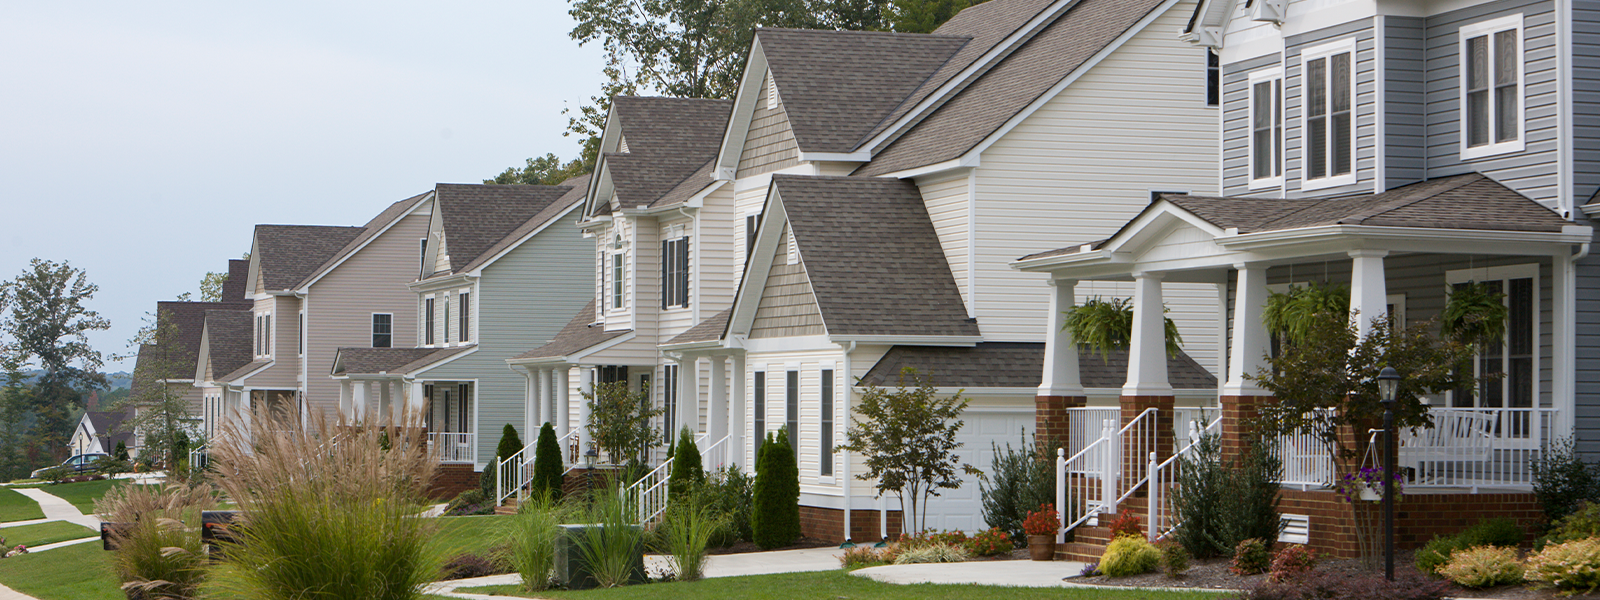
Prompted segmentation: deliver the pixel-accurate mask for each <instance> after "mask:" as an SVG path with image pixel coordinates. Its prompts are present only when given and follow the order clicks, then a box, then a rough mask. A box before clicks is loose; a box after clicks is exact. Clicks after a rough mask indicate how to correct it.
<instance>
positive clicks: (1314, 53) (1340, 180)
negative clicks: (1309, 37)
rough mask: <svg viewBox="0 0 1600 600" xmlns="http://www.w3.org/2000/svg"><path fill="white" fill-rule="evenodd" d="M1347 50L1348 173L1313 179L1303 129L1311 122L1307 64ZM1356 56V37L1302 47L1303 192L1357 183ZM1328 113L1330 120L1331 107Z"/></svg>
mask: <svg viewBox="0 0 1600 600" xmlns="http://www.w3.org/2000/svg"><path fill="white" fill-rule="evenodd" d="M1346 52H1348V53H1350V172H1349V173H1346V174H1344V175H1328V176H1325V177H1319V178H1316V179H1312V178H1311V177H1310V175H1309V173H1310V172H1311V168H1310V155H1311V153H1310V152H1309V151H1308V145H1307V142H1306V140H1307V135H1306V132H1308V131H1309V130H1310V123H1311V110H1310V108H1309V107H1308V106H1307V100H1306V96H1307V95H1308V94H1307V91H1308V90H1309V89H1310V84H1309V82H1308V81H1307V79H1306V63H1309V62H1311V61H1313V60H1317V59H1319V58H1329V57H1332V56H1335V55H1338V54H1344V53H1346ZM1359 58H1360V57H1358V56H1357V52H1356V39H1355V38H1345V39H1342V40H1339V41H1336V42H1329V43H1327V44H1322V45H1320V46H1313V47H1311V48H1306V49H1305V50H1302V51H1300V189H1301V190H1305V191H1310V190H1322V189H1328V188H1335V187H1340V186H1345V185H1354V184H1355V183H1356V173H1357V172H1358V171H1360V168H1359V162H1360V156H1359V154H1360V152H1359V150H1360V149H1359V148H1357V147H1356V144H1357V142H1358V140H1360V137H1361V136H1360V131H1359V130H1360V128H1361V127H1360V125H1359V121H1360V118H1361V112H1360V107H1361V99H1360V96H1359V91H1360V85H1358V83H1357V81H1356V79H1357V78H1358V77H1357V74H1358V73H1359V72H1360V64H1359ZM1330 78H1331V74H1330ZM1327 116H1328V118H1329V119H1331V118H1332V110H1331V107H1330V110H1329V112H1328V113H1327ZM1327 143H1328V144H1330V145H1331V144H1332V143H1333V136H1331V135H1330V136H1328V139H1327ZM1329 157H1330V158H1331V157H1332V152H1329ZM1330 170H1331V164H1330Z"/></svg>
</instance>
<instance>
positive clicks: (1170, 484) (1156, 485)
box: [1145, 413, 1222, 542]
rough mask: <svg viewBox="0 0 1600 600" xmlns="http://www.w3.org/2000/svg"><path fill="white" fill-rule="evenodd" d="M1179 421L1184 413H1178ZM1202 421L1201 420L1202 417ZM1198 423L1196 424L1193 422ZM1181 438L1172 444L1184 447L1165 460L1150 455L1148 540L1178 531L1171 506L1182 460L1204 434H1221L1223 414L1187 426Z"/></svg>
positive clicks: (1154, 539) (1146, 529) (1152, 454)
mask: <svg viewBox="0 0 1600 600" xmlns="http://www.w3.org/2000/svg"><path fill="white" fill-rule="evenodd" d="M1178 416H1179V417H1180V418H1182V417H1183V413H1179V415H1178ZM1201 418H1204V417H1201ZM1195 423H1198V422H1195ZM1187 429H1188V433H1186V434H1185V435H1184V437H1175V438H1174V439H1175V440H1176V441H1175V442H1174V443H1177V444H1183V446H1182V448H1181V449H1180V450H1178V451H1177V452H1174V453H1172V456H1171V457H1169V458H1167V460H1165V461H1163V462H1161V463H1160V464H1156V454H1155V453H1154V452H1152V453H1150V465H1151V466H1150V526H1149V527H1147V528H1145V534H1146V535H1147V536H1149V538H1150V541H1152V542H1153V541H1156V540H1158V539H1161V538H1163V537H1166V535H1167V534H1168V533H1171V532H1172V530H1174V529H1177V528H1178V523H1179V521H1178V517H1177V515H1176V514H1175V513H1176V512H1177V511H1176V507H1175V506H1173V504H1172V492H1173V491H1174V490H1176V489H1177V488H1178V477H1180V476H1181V475H1182V474H1183V458H1184V457H1186V456H1188V455H1189V454H1190V453H1191V452H1193V451H1194V448H1195V446H1197V445H1198V444H1199V443H1200V437H1201V436H1204V435H1218V434H1220V433H1222V415H1221V414H1217V416H1216V418H1215V419H1213V420H1212V421H1211V422H1210V423H1206V424H1205V425H1204V426H1203V427H1188V428H1187Z"/></svg>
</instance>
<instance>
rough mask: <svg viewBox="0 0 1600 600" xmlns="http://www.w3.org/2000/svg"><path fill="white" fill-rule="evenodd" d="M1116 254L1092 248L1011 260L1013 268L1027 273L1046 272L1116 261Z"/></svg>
mask: <svg viewBox="0 0 1600 600" xmlns="http://www.w3.org/2000/svg"><path fill="white" fill-rule="evenodd" d="M1113 258H1114V256H1113V255H1112V253H1111V252H1109V251H1106V250H1090V251H1088V252H1077V253H1073V254H1058V255H1056V256H1046V257H1043V258H1032V259H1023V260H1015V261H1011V268H1013V269H1016V270H1018V271H1023V272H1026V273H1044V272H1049V271H1054V270H1057V269H1060V268H1063V267H1079V266H1088V265H1093V264H1100V263H1111V262H1116V261H1114V260H1113Z"/></svg>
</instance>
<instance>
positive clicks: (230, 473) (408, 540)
mask: <svg viewBox="0 0 1600 600" xmlns="http://www.w3.org/2000/svg"><path fill="white" fill-rule="evenodd" d="M418 416H419V415H416V414H412V413H409V412H408V413H406V414H403V415H401V416H399V417H398V418H396V419H393V420H389V419H385V420H384V421H382V422H378V423H359V422H345V421H342V420H341V421H338V422H334V421H330V420H328V419H326V418H324V417H322V416H321V415H318V414H314V415H313V416H311V418H309V419H308V420H307V422H306V423H305V425H304V426H303V427H302V426H301V423H299V422H298V419H297V418H295V417H292V416H289V415H285V414H281V413H271V412H267V411H265V410H259V411H256V412H255V413H253V414H252V415H251V416H250V418H249V420H248V421H244V422H243V423H235V424H232V425H229V426H226V427H225V428H224V430H223V432H222V434H221V436H219V441H217V442H213V444H214V449H213V451H212V461H213V462H212V464H213V465H214V466H215V469H216V474H215V477H214V479H215V481H216V482H217V485H218V486H220V487H221V488H222V489H223V491H225V492H226V493H227V494H228V496H229V497H231V498H232V499H233V500H234V502H236V503H237V504H238V506H239V511H240V518H239V520H238V521H237V522H236V525H235V526H234V528H233V529H234V536H235V539H236V541H235V542H234V543H230V544H226V545H225V546H224V555H225V557H226V558H225V560H224V562H223V564H222V565H220V566H219V568H218V569H217V571H216V573H215V575H214V576H213V578H212V579H211V581H210V582H209V585H210V587H212V588H214V589H215V591H217V592H218V593H219V594H221V595H224V596H227V597H238V598H247V599H259V600H307V599H313V598H330V599H331V598H371V599H378V600H411V599H415V598H421V597H422V588H423V586H424V585H425V584H427V583H428V582H430V581H433V580H434V579H436V578H437V577H438V576H439V572H440V567H441V566H442V565H443V563H444V558H445V557H444V553H445V549H444V548H442V547H441V546H440V544H438V543H437V542H435V541H434V540H435V536H434V534H435V533H436V522H435V521H434V520H433V519H426V518H421V517H419V516H418V515H419V513H421V512H422V511H423V510H424V508H425V502H426V500H425V495H424V494H425V492H426V490H427V487H428V485H429V483H430V482H431V481H432V479H433V474H434V471H435V470H436V469H437V468H438V463H437V461H436V460H435V458H434V456H433V455H432V454H431V453H429V452H428V451H427V436H426V434H425V432H424V430H423V429H422V427H421V423H420V421H419V419H418Z"/></svg>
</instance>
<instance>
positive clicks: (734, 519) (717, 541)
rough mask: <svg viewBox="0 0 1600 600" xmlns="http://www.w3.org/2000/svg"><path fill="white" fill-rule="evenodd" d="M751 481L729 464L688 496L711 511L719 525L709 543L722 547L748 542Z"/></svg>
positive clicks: (737, 468) (736, 466)
mask: <svg viewBox="0 0 1600 600" xmlns="http://www.w3.org/2000/svg"><path fill="white" fill-rule="evenodd" d="M754 483H755V479H754V478H753V477H751V476H749V475H747V474H745V473H744V471H741V470H739V466H738V465H729V466H727V467H724V468H722V469H721V470H718V471H714V472H713V473H712V474H711V475H710V476H708V477H707V478H706V480H705V482H704V483H703V484H701V485H700V486H699V487H698V488H697V489H696V490H695V491H694V493H693V494H691V497H692V498H693V501H694V502H695V503H696V504H699V505H701V506H704V507H706V508H707V509H709V510H710V511H711V514H712V515H714V516H715V517H716V519H717V523H718V524H719V525H720V527H718V529H717V531H716V532H715V533H714V534H713V535H712V536H711V541H710V544H711V545H712V546H714V547H717V548H726V547H728V546H732V545H734V544H735V543H737V542H738V541H739V540H750V539H751V538H752V535H751V532H750V510H751V504H752V496H753V489H754Z"/></svg>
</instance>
